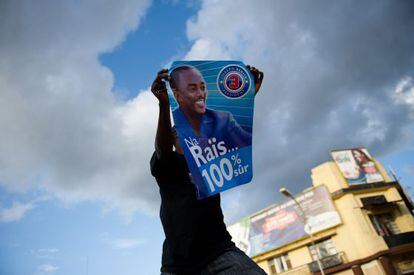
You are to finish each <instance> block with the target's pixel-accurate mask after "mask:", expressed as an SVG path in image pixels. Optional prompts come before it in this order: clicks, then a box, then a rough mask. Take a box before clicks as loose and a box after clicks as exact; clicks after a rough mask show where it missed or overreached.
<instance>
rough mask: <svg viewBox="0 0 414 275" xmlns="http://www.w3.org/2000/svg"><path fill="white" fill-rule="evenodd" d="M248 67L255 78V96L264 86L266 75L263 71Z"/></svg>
mask: <svg viewBox="0 0 414 275" xmlns="http://www.w3.org/2000/svg"><path fill="white" fill-rule="evenodd" d="M246 67H247V69H249V70H250V72H251V73H252V75H253V78H254V90H255V94H254V95H256V94H257V93H258V92H259V90H260V87H261V86H262V82H263V77H264V74H263V72H262V71H260V70H259V69H257V68H255V67H253V66H250V65H247V66H246Z"/></svg>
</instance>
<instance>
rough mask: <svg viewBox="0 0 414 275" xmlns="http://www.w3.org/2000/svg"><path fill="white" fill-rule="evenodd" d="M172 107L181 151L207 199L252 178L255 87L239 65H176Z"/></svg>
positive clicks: (172, 77) (201, 195) (173, 67)
mask: <svg viewBox="0 0 414 275" xmlns="http://www.w3.org/2000/svg"><path fill="white" fill-rule="evenodd" d="M168 69H169V76H170V81H169V85H167V90H168V95H169V98H170V107H171V111H172V114H173V119H174V127H175V129H176V132H177V135H178V139H179V142H180V145H181V147H182V148H183V150H184V156H185V158H186V161H187V164H188V167H189V169H190V172H191V174H192V178H193V180H194V183H195V185H196V188H197V198H198V199H202V198H205V197H208V196H211V195H214V194H217V193H219V192H221V191H224V190H227V189H230V188H233V187H236V186H239V185H242V184H245V183H248V182H250V181H251V179H252V176H253V171H252V169H253V165H252V127H253V112H254V110H253V108H254V95H255V91H254V83H253V77H252V75H251V72H250V71H249V69H248V68H247V67H246V66H245V65H244V64H243V63H242V62H240V61H175V62H173V63H171V65H170V66H169V68H168Z"/></svg>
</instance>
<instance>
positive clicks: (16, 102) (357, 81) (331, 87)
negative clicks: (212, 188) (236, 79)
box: [0, 0, 414, 275]
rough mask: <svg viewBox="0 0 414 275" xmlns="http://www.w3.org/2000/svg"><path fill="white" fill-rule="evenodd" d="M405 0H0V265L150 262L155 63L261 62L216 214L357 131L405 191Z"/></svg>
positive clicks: (410, 165)
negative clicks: (244, 173)
mask: <svg viewBox="0 0 414 275" xmlns="http://www.w3.org/2000/svg"><path fill="white" fill-rule="evenodd" d="M413 14H414V3H413V2H412V1H398V2H396V1H364V2H361V1H329V2H327V1H273V0H269V1H234V0H232V1H213V0H205V1H201V0H200V1H179V0H178V1H177V0H159V1H153V2H152V1H150V0H123V1H109V0H108V1H55V0H49V1H47V0H42V1H24V0H22V1H11V0H10V1H7V0H6V1H1V2H0V129H1V133H0V274H10V275H27V274H35V275H41V274H63V275H73V274H101V275H110V274H121V275H124V274H125V275H128V274H131V275H132V274H157V273H158V272H159V267H160V261H161V260H160V256H161V245H162V241H163V232H162V228H161V224H160V222H159V220H158V217H157V213H158V211H159V204H160V198H159V194H158V189H157V186H156V183H155V181H154V179H153V178H152V177H151V175H150V173H149V158H150V156H151V154H152V150H153V143H154V135H155V127H156V119H157V109H158V107H157V102H156V100H155V99H154V98H153V96H152V95H151V94H150V93H149V91H148V88H149V86H150V84H151V82H152V80H153V78H154V76H155V73H156V72H157V71H158V70H159V69H160V68H162V67H163V66H164V65H165V64H167V63H168V62H170V61H172V60H179V59H192V60H196V59H237V60H243V61H244V62H245V63H246V64H253V65H255V66H257V67H258V68H260V69H261V70H262V71H264V73H265V80H264V84H263V86H262V91H261V92H260V94H259V95H258V96H257V98H256V102H255V104H256V110H255V119H254V145H253V146H254V147H253V148H254V149H253V150H254V171H255V172H254V173H255V174H254V179H253V182H252V183H251V184H248V185H245V186H241V187H238V188H236V189H233V190H229V191H226V192H224V193H223V208H224V212H225V216H226V221H227V223H229V224H230V223H233V222H235V221H237V220H238V219H240V218H242V217H243V216H245V215H248V214H250V213H252V212H254V211H257V210H259V209H260V208H263V207H265V206H267V205H269V204H272V203H275V202H277V201H280V200H281V199H282V198H281V196H280V195H279V194H278V189H279V188H280V187H281V186H287V187H289V189H291V191H292V192H294V193H296V192H300V191H301V190H303V189H305V188H307V187H309V186H310V184H311V182H310V169H311V168H312V167H314V166H316V165H318V164H321V163H323V162H325V161H328V160H329V159H330V156H329V150H331V149H336V148H349V147H354V146H365V147H367V148H368V149H369V151H370V152H371V154H373V155H374V156H375V157H376V158H377V159H379V160H380V161H381V162H382V163H383V165H384V166H385V167H386V168H388V167H389V166H390V165H391V166H392V167H393V168H394V170H395V171H396V172H397V174H398V176H399V177H401V182H402V184H403V185H405V186H406V187H407V189H409V190H408V191H409V192H411V194H412V193H413V188H414V187H413V181H414V157H413V156H414V135H413V133H414V131H413V130H414V51H413V49H414V36H413V35H412V30H413V29H414V17H413V16H412V15H413Z"/></svg>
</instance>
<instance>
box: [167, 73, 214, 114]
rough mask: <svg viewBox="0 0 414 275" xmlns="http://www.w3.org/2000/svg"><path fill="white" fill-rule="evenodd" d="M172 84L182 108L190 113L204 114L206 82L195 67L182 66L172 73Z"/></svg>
mask: <svg viewBox="0 0 414 275" xmlns="http://www.w3.org/2000/svg"><path fill="white" fill-rule="evenodd" d="M170 77H171V79H170V86H171V89H172V90H173V92H174V97H175V99H176V100H177V102H178V105H179V106H180V108H181V109H182V110H183V111H184V113H187V114H189V115H192V116H193V115H196V116H197V115H202V114H204V113H205V111H206V103H205V102H206V97H207V92H206V83H205V81H204V79H203V77H202V75H201V73H200V72H199V71H198V70H197V69H196V68H194V67H191V66H181V67H177V68H175V69H174V70H173V71H172V72H171V74H170Z"/></svg>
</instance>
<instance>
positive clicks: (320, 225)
mask: <svg viewBox="0 0 414 275" xmlns="http://www.w3.org/2000/svg"><path fill="white" fill-rule="evenodd" d="M295 198H296V200H297V201H298V202H299V203H300V204H301V206H302V209H303V212H302V210H301V209H300V208H299V207H298V205H297V204H296V203H295V202H294V201H293V200H292V199H290V200H288V201H285V202H283V203H281V204H277V205H273V206H270V207H268V208H267V209H265V210H263V211H261V212H259V213H257V214H254V215H252V216H250V217H248V218H245V219H244V220H243V221H242V222H240V223H237V224H235V225H232V226H230V227H229V228H228V229H229V232H230V234H231V235H232V237H233V241H234V242H235V243H236V245H237V246H238V247H239V248H240V249H242V250H243V249H245V248H246V250H244V251H245V252H246V253H247V254H248V255H249V256H251V257H252V256H256V255H258V254H261V253H264V252H266V251H269V250H272V249H275V248H277V247H280V246H282V245H285V244H287V243H290V242H293V241H295V240H297V239H300V238H302V237H304V236H306V235H308V234H309V233H311V232H312V233H316V232H319V231H322V230H325V229H328V228H331V227H333V226H336V225H338V224H340V223H341V219H340V216H339V213H338V212H337V211H336V209H335V206H334V204H333V202H332V200H331V197H330V194H329V192H328V191H327V189H326V188H325V187H324V186H319V187H316V188H314V189H311V190H309V191H306V192H304V193H301V194H299V195H297V196H296V197H295ZM246 220H248V221H249V222H248V226H246ZM246 232H248V233H247V234H248V238H247V239H246V237H245V236H246ZM239 245H240V246H239Z"/></svg>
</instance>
